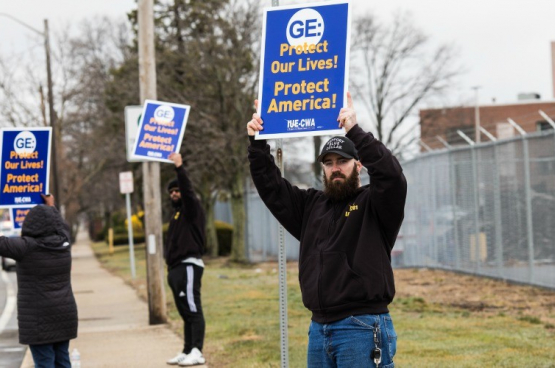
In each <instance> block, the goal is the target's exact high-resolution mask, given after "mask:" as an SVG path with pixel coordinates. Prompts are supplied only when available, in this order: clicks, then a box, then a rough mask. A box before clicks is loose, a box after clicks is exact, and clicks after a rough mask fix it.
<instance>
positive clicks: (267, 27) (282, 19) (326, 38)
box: [256, 1, 351, 139]
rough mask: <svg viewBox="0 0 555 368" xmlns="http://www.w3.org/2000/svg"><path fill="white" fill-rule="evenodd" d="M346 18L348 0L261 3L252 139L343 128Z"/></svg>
mask: <svg viewBox="0 0 555 368" xmlns="http://www.w3.org/2000/svg"><path fill="white" fill-rule="evenodd" d="M350 20H351V12H350V4H349V2H348V1H326V2H320V3H312V4H304V5H294V6H287V7H272V8H266V9H264V26H263V33H262V54H261V64H260V82H259V83H260V85H259V94H258V101H259V102H258V114H259V115H260V116H261V118H262V120H263V121H264V129H263V130H262V131H260V132H257V135H256V139H267V138H285V137H299V136H311V135H328V134H329V135H332V134H342V133H344V131H343V129H339V128H338V125H339V124H338V122H337V116H338V115H339V111H340V110H341V108H342V107H343V105H344V101H345V98H346V93H347V81H348V79H349V76H348V71H349V46H350V45H349V42H350V31H351V30H350V23H351V22H350Z"/></svg>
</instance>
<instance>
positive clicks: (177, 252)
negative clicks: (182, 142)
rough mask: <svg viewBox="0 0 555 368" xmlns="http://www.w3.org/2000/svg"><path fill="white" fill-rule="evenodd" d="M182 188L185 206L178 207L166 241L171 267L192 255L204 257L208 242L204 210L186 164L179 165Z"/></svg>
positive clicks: (166, 255) (173, 215) (171, 221)
mask: <svg viewBox="0 0 555 368" xmlns="http://www.w3.org/2000/svg"><path fill="white" fill-rule="evenodd" d="M175 171H176V172H177V182H178V184H179V191H180V192H181V206H179V207H178V208H175V209H174V213H173V214H172V217H171V219H170V225H169V228H168V233H167V234H166V240H165V242H164V259H165V260H166V264H167V265H168V268H172V267H175V266H177V265H179V264H180V263H181V262H182V261H184V260H185V259H187V258H189V257H193V258H201V257H202V254H203V253H204V246H205V244H206V235H205V226H206V220H205V216H204V210H203V209H202V206H201V203H200V201H199V200H198V198H197V196H196V195H195V192H194V191H193V186H192V184H191V181H190V180H189V178H188V177H187V173H186V171H185V168H184V167H183V165H181V166H180V167H177V168H176V169H175Z"/></svg>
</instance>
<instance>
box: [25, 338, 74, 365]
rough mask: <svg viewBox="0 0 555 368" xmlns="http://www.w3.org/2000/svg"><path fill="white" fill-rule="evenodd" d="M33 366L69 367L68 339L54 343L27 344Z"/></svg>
mask: <svg viewBox="0 0 555 368" xmlns="http://www.w3.org/2000/svg"><path fill="white" fill-rule="evenodd" d="M29 348H30V349H31V354H32V355H33V360H34V362H35V368H54V367H55V368H71V362H70V361H69V340H67V341H61V342H56V343H54V344H43V345H29Z"/></svg>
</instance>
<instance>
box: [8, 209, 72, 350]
mask: <svg viewBox="0 0 555 368" xmlns="http://www.w3.org/2000/svg"><path fill="white" fill-rule="evenodd" d="M69 239H70V237H69V228H68V226H67V224H66V223H65V222H64V220H63V219H62V217H61V216H60V213H59V212H58V210H57V209H56V208H54V207H50V206H45V205H39V206H36V207H33V208H32V209H31V210H30V211H29V213H28V214H27V216H26V218H25V221H24V222H23V227H22V229H21V237H20V238H6V237H0V255H2V256H5V257H9V258H13V259H14V260H16V262H17V264H16V271H17V287H18V291H17V314H18V321H19V342H20V343H21V344H26V345H38V344H50V343H55V342H61V341H67V340H70V339H74V338H76V337H77V305H76V304H75V299H74V297H73V290H72V289H71V246H70V244H69Z"/></svg>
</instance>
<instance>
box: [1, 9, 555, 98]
mask: <svg viewBox="0 0 555 368" xmlns="http://www.w3.org/2000/svg"><path fill="white" fill-rule="evenodd" d="M292 3H293V1H285V0H281V1H280V5H287V4H292ZM352 4H353V7H354V10H355V12H356V13H358V12H363V11H372V12H374V13H375V14H376V15H377V16H378V17H379V19H380V20H382V21H384V22H387V21H388V20H390V19H391V18H392V14H393V13H394V12H395V11H398V10H403V11H409V12H410V13H412V16H413V19H414V23H415V24H416V25H417V26H418V27H420V28H421V29H422V30H423V31H424V32H425V33H426V34H427V35H428V36H429V37H430V39H431V41H432V42H433V43H434V44H440V43H452V44H454V45H455V47H457V49H458V50H459V55H460V62H461V65H463V66H464V67H465V69H466V70H467V73H466V74H464V75H463V76H462V77H461V79H460V83H459V85H458V86H457V88H455V89H454V90H453V91H452V93H451V94H450V95H449V100H450V101H453V102H454V103H457V102H459V103H461V102H469V101H473V98H474V91H473V90H472V89H471V87H472V86H480V87H481V88H480V90H479V99H480V103H481V104H489V103H491V101H492V98H495V99H496V101H497V103H512V102H515V101H516V99H517V95H518V93H521V92H536V93H539V94H540V95H541V96H542V100H553V87H552V71H551V52H550V42H551V41H555V1H554V0H527V1H524V0H465V1H460V0H457V1H455V0H353V1H352ZM263 5H264V6H266V5H267V6H270V5H271V1H270V0H263ZM135 7H136V4H135V0H94V1H89V0H87V1H86V0H20V1H13V0H0V13H6V14H9V15H11V16H13V17H16V18H18V19H20V20H21V21H23V22H25V23H27V24H29V25H31V26H33V27H34V28H37V29H39V30H42V29H43V19H44V18H48V20H49V24H50V28H51V32H54V31H56V29H59V28H61V26H62V25H67V24H75V25H76V24H78V22H79V21H80V20H82V19H84V18H90V17H91V16H93V15H109V16H111V17H121V18H122V19H125V14H126V12H128V11H129V10H131V9H134V8H135ZM41 46H42V45H41V44H40V43H37V39H36V38H35V37H33V36H32V32H30V31H28V30H26V29H25V28H24V27H23V26H21V25H19V24H17V23H15V22H13V21H12V20H10V19H8V18H6V17H3V16H0V53H2V55H6V54H7V53H11V52H13V51H14V50H22V49H23V50H24V49H26V48H36V47H38V48H40V47H41ZM41 55H42V54H41Z"/></svg>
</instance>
